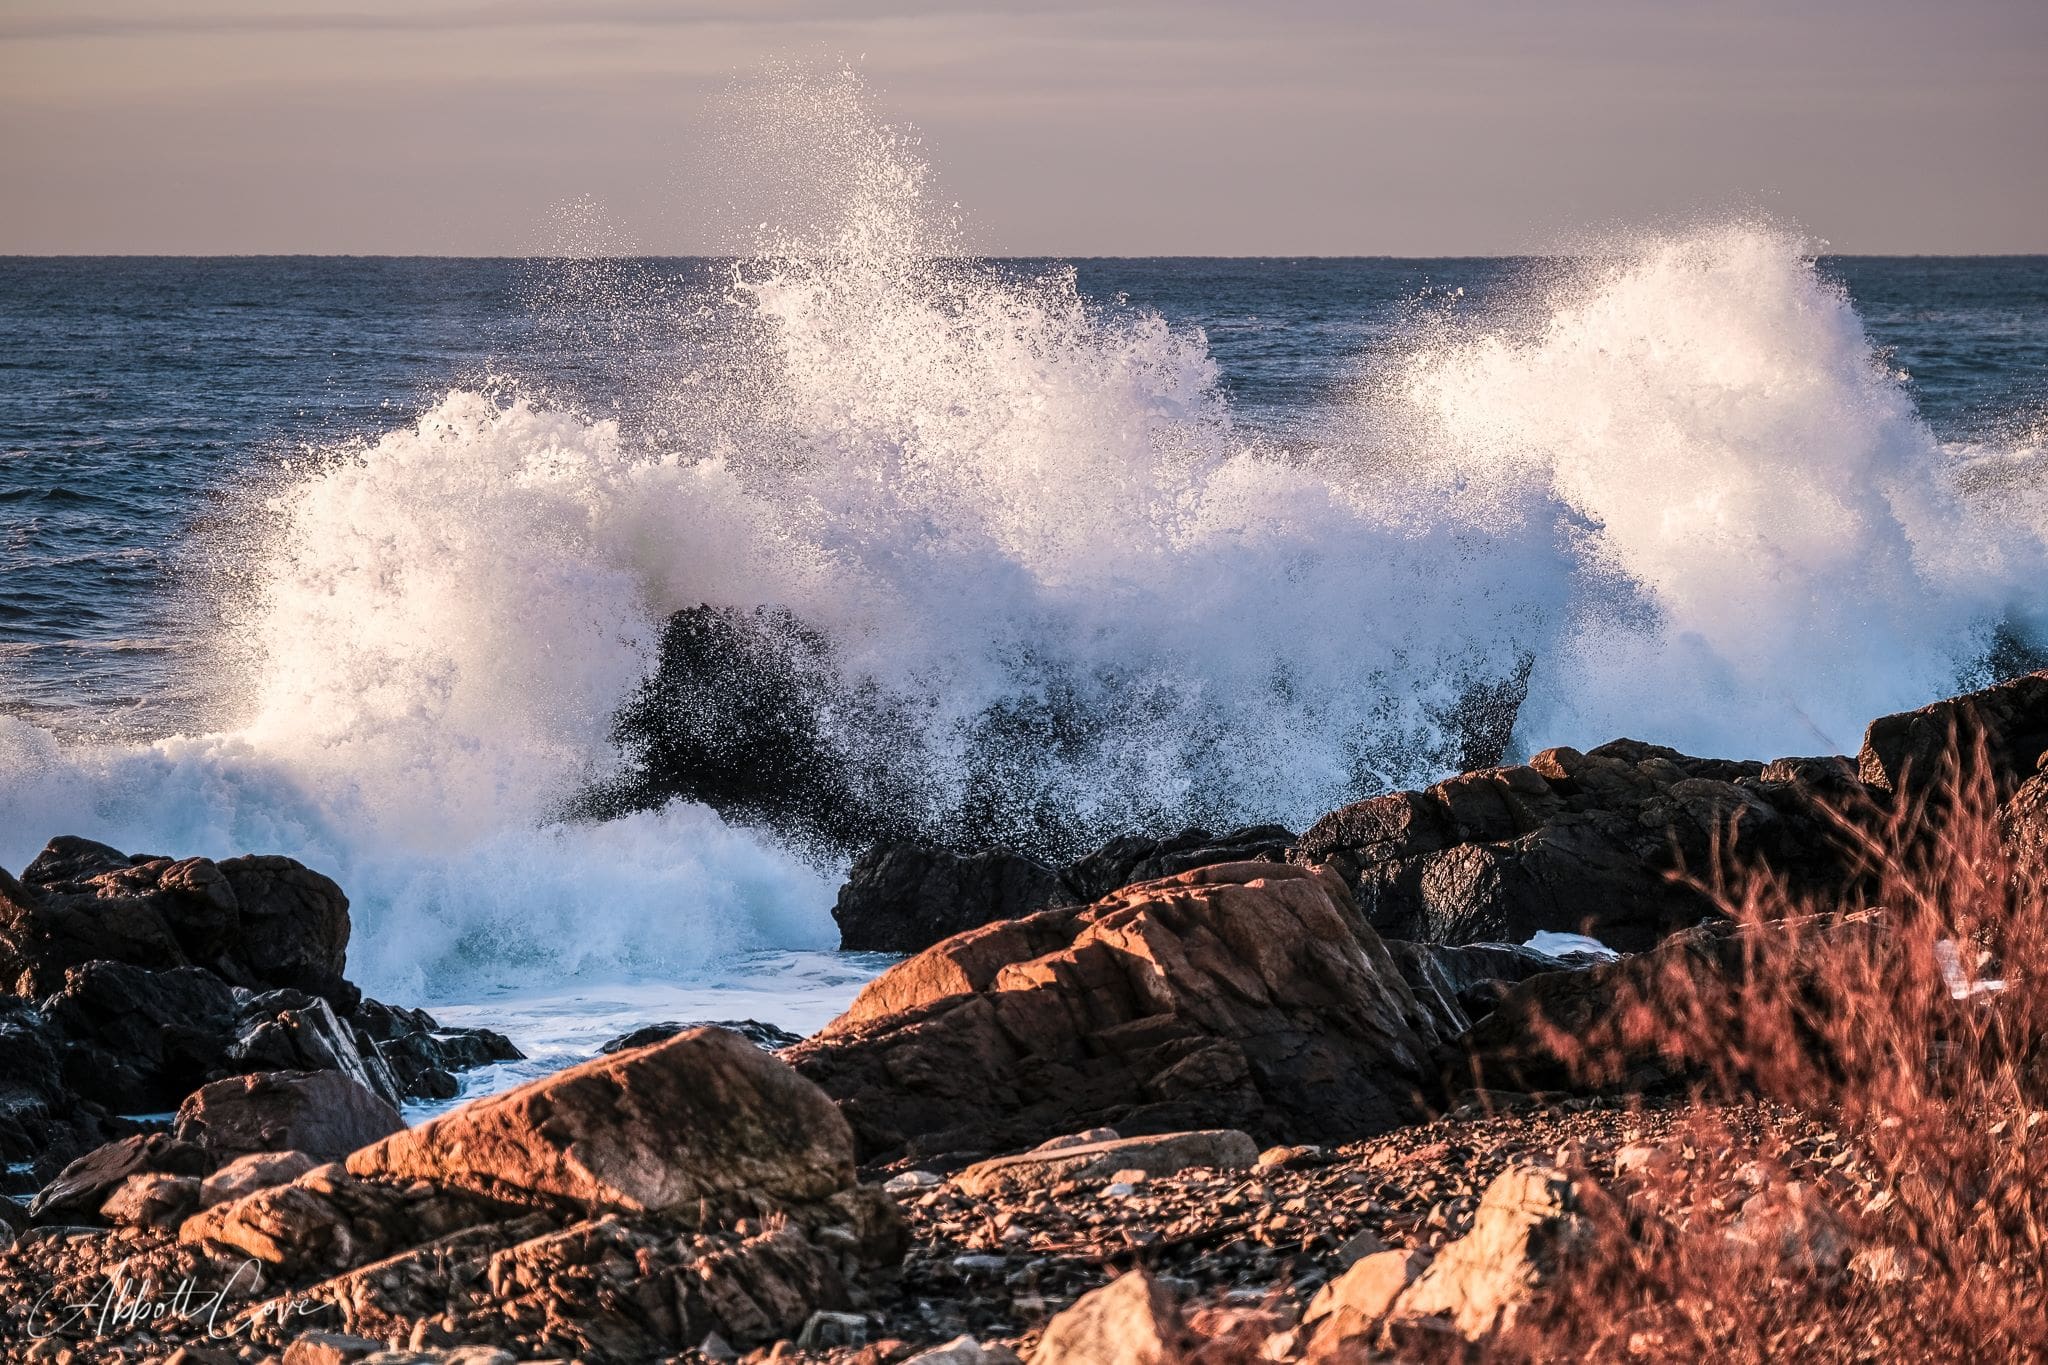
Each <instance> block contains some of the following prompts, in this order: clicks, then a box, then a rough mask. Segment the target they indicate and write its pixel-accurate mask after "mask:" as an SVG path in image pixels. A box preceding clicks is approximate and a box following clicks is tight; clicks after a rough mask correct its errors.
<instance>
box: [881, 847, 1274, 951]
mask: <svg viewBox="0 0 2048 1365" xmlns="http://www.w3.org/2000/svg"><path fill="white" fill-rule="evenodd" d="M1294 838H1295V836H1294V833H1293V831H1292V830H1288V829H1285V828H1283V827H1282V826H1280V825H1248V826H1246V827H1245V828H1243V829H1234V830H1231V831H1230V832H1229V833H1227V834H1211V833H1210V832H1209V831H1208V830H1205V829H1195V828H1189V829H1184V830H1182V831H1181V832H1180V833H1178V834H1175V835H1170V836H1168V837H1166V838H1163V839H1154V838H1148V837H1147V836H1145V835H1142V834H1120V835H1118V836H1117V837H1116V838H1114V839H1111V840H1110V841H1109V842H1108V843H1105V844H1104V845H1103V846H1102V847H1101V848H1098V849H1096V850H1095V851H1094V852H1093V853H1090V854H1089V855H1088V856H1086V857H1085V858H1081V859H1078V860H1077V861H1075V862H1074V863H1072V864H1071V865H1070V866H1068V867H1067V868H1066V869H1065V870H1064V871H1063V872H1062V873H1061V874H1060V878H1061V880H1062V881H1063V882H1065V883H1066V885H1067V887H1068V889H1069V890H1070V891H1071V892H1072V893H1073V896H1074V899H1076V900H1079V901H1084V902H1085V901H1094V900H1101V899H1102V898H1103V897H1104V896H1107V895H1109V894H1110V893H1111V892H1113V891H1120V890H1122V889H1123V888H1124V887H1126V886H1130V885H1132V884H1133V883H1135V882H1149V881H1157V880H1158V879H1159V878H1161V877H1172V876H1176V875H1178V874H1180V873H1182V872H1187V871H1190V870H1192V869H1194V868H1197V867H1213V866H1215V865H1216V864H1218V863H1255V862H1272V863H1278V862H1285V861H1286V860H1287V850H1288V849H1289V848H1291V847H1293V845H1294ZM920 946H923V945H920Z"/></svg>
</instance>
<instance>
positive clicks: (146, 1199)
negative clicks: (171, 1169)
mask: <svg viewBox="0 0 2048 1365" xmlns="http://www.w3.org/2000/svg"><path fill="white" fill-rule="evenodd" d="M198 1207H199V1180H198V1178H197V1177H195V1176H189V1175H161V1174H157V1173H155V1172H151V1173H148V1174H144V1175H131V1176H129V1177H128V1178H127V1179H126V1180H124V1181H122V1182H121V1184H120V1187H119V1188H117V1189H116V1190H115V1191H114V1192H113V1193H112V1194H111V1195H108V1196H107V1201H106V1202H105V1203H104V1204H102V1205H100V1216H101V1217H102V1218H105V1219H106V1220H107V1221H108V1222H110V1223H115V1224H118V1225H121V1226H124V1227H142V1228H175V1227H176V1226H177V1225H178V1224H179V1223H181V1222H183V1221H184V1219H185V1215H186V1214H188V1213H191V1212H192V1211H193V1210H194V1209H196V1208H198Z"/></svg>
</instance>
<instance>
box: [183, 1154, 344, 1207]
mask: <svg viewBox="0 0 2048 1365" xmlns="http://www.w3.org/2000/svg"><path fill="white" fill-rule="evenodd" d="M318 1165H320V1163H319V1162H317V1161H315V1160H314V1159H313V1158H312V1157H310V1156H308V1155H306V1154H305V1153H304V1152H250V1153H249V1154H248V1155H246V1156H238V1157H236V1158H235V1159H234V1160H233V1161H230V1162H228V1163H227V1164H226V1165H225V1166H222V1167H221V1168H220V1169H219V1170H217V1171H215V1172H214V1173H213V1174H212V1175H210V1176H208V1177H206V1179H205V1181H204V1182H202V1183H201V1185H200V1187H199V1202H200V1204H201V1205H202V1206H203V1207H206V1208H211V1207H212V1206H213V1205H215V1204H225V1203H227V1202H228V1201H229V1200H231V1199H240V1198H242V1197H244V1196H245V1195H251V1194H254V1193H256V1192H257V1191H258V1190H268V1189H272V1188H275V1187H276V1186H278V1185H289V1184H291V1183H292V1181H294V1180H297V1179H298V1178H299V1177H300V1176H302V1175H304V1174H305V1173H306V1172H308V1171H310V1170H312V1169H314V1168H315V1167H317V1166H318Z"/></svg>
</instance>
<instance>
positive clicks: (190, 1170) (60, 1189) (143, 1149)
mask: <svg viewBox="0 0 2048 1365" xmlns="http://www.w3.org/2000/svg"><path fill="white" fill-rule="evenodd" d="M209 1169H211V1162H210V1161H209V1159H208V1157H207V1154H206V1152H205V1150H204V1149H203V1148H201V1147H199V1146H197V1145H196V1144H194V1143H189V1142H180V1141H178V1140H177V1139H175V1138H173V1137H171V1136H169V1135H168V1134H165V1133H148V1134H142V1135H138V1136H135V1137H126V1138H122V1139H121V1140H120V1141H118V1142H109V1143H107V1144H106V1145H105V1146H103V1147H98V1148H95V1149H94V1150H92V1151H90V1152H87V1153H86V1154H85V1155H84V1156H82V1157H80V1158H78V1160H76V1161H74V1162H72V1163H71V1164H70V1165H68V1166H66V1167H65V1168H64V1169H63V1170H62V1171H60V1172H58V1173H57V1178H56V1179H55V1180H52V1181H51V1182H50V1183H49V1184H47V1185H45V1186H44V1187H43V1188H42V1191H41V1192H40V1193H38V1194H37V1195H36V1197H35V1199H34V1200H33V1201H31V1202H30V1204H29V1206H28V1212H29V1216H30V1217H31V1218H33V1219H35V1220H36V1221H37V1222H39V1223H61V1222H67V1221H79V1220H80V1219H81V1216H84V1217H90V1215H92V1214H94V1213H96V1212H97V1211H98V1210H99V1207H100V1205H101V1204H103V1203H105V1202H106V1200H107V1197H108V1196H109V1195H111V1194H112V1193H113V1192H114V1191H115V1190H117V1189H119V1188H120V1187H121V1186H122V1185H123V1184H124V1183H126V1181H127V1180H128V1178H129V1177H130V1176H136V1175H151V1174H159V1175H203V1174H205V1172H206V1171H208V1170H209Z"/></svg>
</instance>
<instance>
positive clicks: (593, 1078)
mask: <svg viewBox="0 0 2048 1365" xmlns="http://www.w3.org/2000/svg"><path fill="white" fill-rule="evenodd" d="M347 1166H348V1170H349V1171H350V1172H351V1173H352V1174H354V1175H356V1176H359V1177H363V1178H372V1179H377V1180H382V1181H399V1182H404V1181H413V1180H426V1181H429V1182H432V1183H434V1184H436V1185H439V1186H443V1187H447V1188H451V1189H460V1190H469V1191H474V1192H477V1193H480V1194H484V1195H486V1196H489V1197H492V1198H503V1199H505V1200H507V1201H508V1202H541V1203H554V1204H564V1205H573V1206H576V1207H579V1208H598V1209H614V1210H617V1211H619V1212H624V1213H660V1214H667V1215H672V1216H676V1217H679V1218H683V1219H685V1220H686V1221H694V1219H695V1218H696V1217H697V1215H698V1211H699V1206H700V1205H710V1206H714V1207H722V1206H724V1205H727V1204H729V1203H731V1202H732V1201H733V1200H734V1199H735V1198H739V1197H745V1198H746V1199H748V1200H752V1199H755V1198H759V1197H763V1196H765V1197H768V1198H771V1199H774V1200H779V1201H784V1202H789V1203H808V1202H813V1201H817V1200H822V1199H826V1198H829V1197H831V1196H832V1195H834V1194H836V1193H838V1192H839V1191H841V1190H844V1189H847V1188H848V1187H850V1186H852V1185H853V1184H854V1176H853V1138H852V1134H851V1133H850V1132H849V1131H848V1129H847V1125H846V1122H845V1120H844V1119H842V1118H841V1117H840V1115H839V1113H838V1111H837V1110H836V1109H835V1108H834V1107H833V1106H832V1103H831V1101H830V1100H828V1099H827V1098H826V1097H825V1095H824V1094H822V1093H821V1092H820V1091H819V1090H818V1089H817V1087H816V1086H814V1085H812V1084H810V1083H809V1082H807V1081H805V1080H804V1079H803V1078H802V1077H800V1076H798V1075H797V1074H796V1073H795V1072H793V1071H792V1070H791V1069H790V1068H789V1067H788V1066H786V1065H784V1064H783V1063H782V1062H780V1061H777V1060H776V1059H775V1058H773V1057H771V1056H769V1055H768V1054H767V1053H764V1052H763V1051H761V1049H759V1048H757V1047H755V1046H754V1045H753V1044H751V1043H749V1042H747V1041H746V1040H745V1039H743V1038H741V1037H739V1036H738V1035H736V1034H732V1033H726V1032H724V1031H723V1030H720V1029H710V1028H703V1029H694V1030H692V1031H690V1032H688V1033H684V1034H679V1035H677V1036H676V1037H674V1038H671V1039H669V1040H667V1041H666V1042H661V1043H656V1044H654V1045H652V1046H650V1047H645V1048H640V1049H638V1050H635V1051H631V1052H621V1053H617V1054H615V1055H613V1056H609V1057H598V1058H595V1059H593V1060H591V1061H588V1062H584V1063H582V1064H581V1065H579V1066H573V1067H570V1068H568V1069H566V1070H564V1071H560V1072H557V1073H555V1074H554V1075H552V1076H546V1077H543V1078H541V1079H540V1080H537V1081H532V1082H529V1083H528V1084H526V1085H523V1086H520V1087H518V1088H517V1089H515V1090H510V1091H507V1092H505V1093H504V1094H501V1095H492V1096H489V1097H487V1098H484V1099H480V1100H476V1101H473V1102H471V1103H470V1104H467V1105H464V1106H463V1107H462V1108H460V1109H458V1110H455V1111H454V1112H453V1113H449V1114H444V1115H442V1116H441V1117H439V1118H436V1119H433V1120H431V1121H430V1122H428V1123H425V1124H422V1125H421V1126H419V1127H417V1128H410V1129H405V1130H403V1131H400V1132H396V1133H393V1134H392V1135H391V1136H389V1137H387V1138H385V1139H383V1140H382V1141H381V1142H378V1143H376V1144H374V1145H372V1146H368V1147H365V1148H363V1149H362V1150H360V1151H357V1152H355V1153H354V1154H353V1155H351V1156H350V1157H349V1158H348V1162H347Z"/></svg>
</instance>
